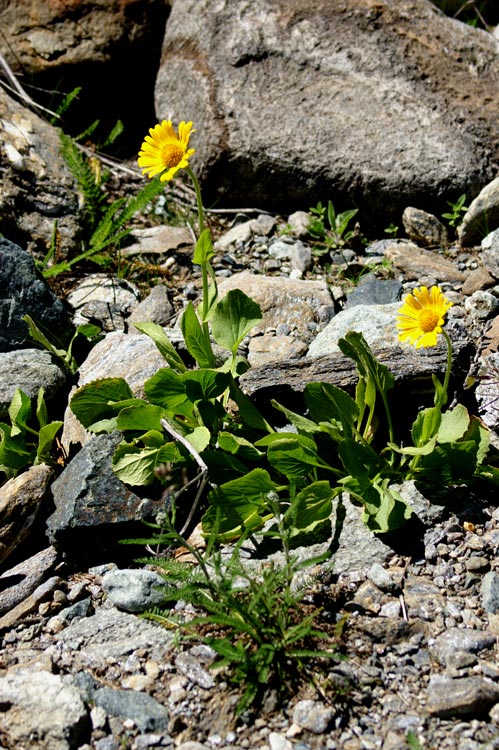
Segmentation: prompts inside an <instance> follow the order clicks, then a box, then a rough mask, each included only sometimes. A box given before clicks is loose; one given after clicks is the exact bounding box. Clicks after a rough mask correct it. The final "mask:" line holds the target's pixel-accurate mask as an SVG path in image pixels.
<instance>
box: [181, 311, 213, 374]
mask: <svg viewBox="0 0 499 750" xmlns="http://www.w3.org/2000/svg"><path fill="white" fill-rule="evenodd" d="M180 328H181V329H182V335H183V337H184V341H185V345H186V347H187V351H188V352H189V354H190V355H191V357H194V359H195V360H196V362H197V363H198V365H199V367H213V365H214V361H213V352H212V350H211V347H210V345H209V342H207V341H206V337H205V334H204V331H203V328H202V326H201V323H200V322H199V320H198V316H197V315H196V311H195V309H194V305H193V304H192V302H189V304H188V305H187V307H186V308H185V310H184V314H183V315H182V319H181V321H180Z"/></svg>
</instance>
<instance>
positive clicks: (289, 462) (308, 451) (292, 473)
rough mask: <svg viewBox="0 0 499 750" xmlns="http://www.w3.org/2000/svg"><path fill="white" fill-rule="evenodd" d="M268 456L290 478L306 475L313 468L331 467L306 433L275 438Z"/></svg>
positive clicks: (275, 466)
mask: <svg viewBox="0 0 499 750" xmlns="http://www.w3.org/2000/svg"><path fill="white" fill-rule="evenodd" d="M280 434H281V435H282V433H280ZM267 456H268V460H269V463H270V464H271V465H272V466H274V468H276V469H277V470H278V471H280V472H281V473H282V474H284V476H286V477H287V478H288V479H298V478H300V477H305V476H306V475H307V474H308V473H309V472H310V470H311V469H312V468H325V469H330V468H331V467H330V466H329V465H328V464H325V463H324V462H323V461H322V460H321V459H320V458H319V456H318V455H317V446H316V444H315V442H314V441H313V440H311V439H310V438H308V437H306V436H305V435H293V437H285V436H283V437H281V439H280V440H274V441H273V442H272V443H271V444H270V445H269V447H268V450H267Z"/></svg>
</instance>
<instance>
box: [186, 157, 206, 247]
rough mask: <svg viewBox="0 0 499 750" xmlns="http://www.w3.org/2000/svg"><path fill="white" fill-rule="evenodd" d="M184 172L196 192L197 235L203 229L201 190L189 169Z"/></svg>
mask: <svg viewBox="0 0 499 750" xmlns="http://www.w3.org/2000/svg"><path fill="white" fill-rule="evenodd" d="M185 171H186V172H187V174H188V175H189V177H190V178H191V180H192V184H193V185H194V190H195V192H196V201H197V204H198V224H199V234H202V232H203V229H204V209H203V199H202V197H201V188H200V187H199V182H198V178H197V177H196V175H195V174H194V172H193V171H192V169H191V168H190V167H186V168H185Z"/></svg>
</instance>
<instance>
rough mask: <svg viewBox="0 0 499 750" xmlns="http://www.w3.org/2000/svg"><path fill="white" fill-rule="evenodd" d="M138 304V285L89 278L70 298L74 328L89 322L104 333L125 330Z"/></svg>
mask: <svg viewBox="0 0 499 750" xmlns="http://www.w3.org/2000/svg"><path fill="white" fill-rule="evenodd" d="M139 301H140V292H139V290H138V288H137V287H136V286H135V284H132V283H131V282H130V281H127V280H126V279H119V278H113V277H110V276H108V275H107V274H104V273H95V274H91V275H90V276H86V277H85V279H84V280H83V281H81V282H80V283H78V284H77V285H76V287H75V288H74V289H73V290H72V291H71V292H70V294H69V295H68V297H67V302H68V304H69V305H71V307H72V308H73V310H74V316H73V323H74V324H75V326H78V325H82V324H84V323H89V322H90V323H94V324H96V325H99V326H100V327H101V328H102V329H103V330H104V331H114V330H123V329H124V327H125V319H126V318H127V317H128V316H129V315H130V313H131V311H132V309H133V308H134V307H136V306H137V304H138V303H139Z"/></svg>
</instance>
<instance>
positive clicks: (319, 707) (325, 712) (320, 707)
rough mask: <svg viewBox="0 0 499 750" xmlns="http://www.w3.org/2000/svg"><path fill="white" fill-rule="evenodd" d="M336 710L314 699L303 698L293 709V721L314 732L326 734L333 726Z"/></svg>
mask: <svg viewBox="0 0 499 750" xmlns="http://www.w3.org/2000/svg"><path fill="white" fill-rule="evenodd" d="M335 716H336V710H335V709H334V708H332V707H331V706H325V705H324V704H323V703H320V702H319V701H314V700H301V701H298V703H297V704H296V705H295V707H294V709H293V723H294V724H298V726H299V727H302V728H303V729H308V731H309V732H313V733H314V734H324V732H327V730H328V728H329V727H330V726H331V724H332V722H333V721H334V718H335Z"/></svg>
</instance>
